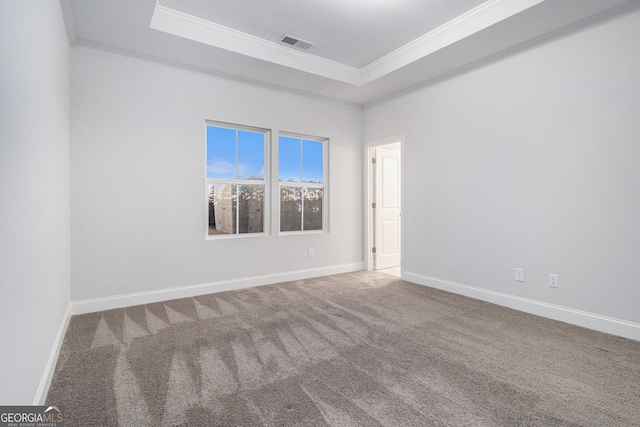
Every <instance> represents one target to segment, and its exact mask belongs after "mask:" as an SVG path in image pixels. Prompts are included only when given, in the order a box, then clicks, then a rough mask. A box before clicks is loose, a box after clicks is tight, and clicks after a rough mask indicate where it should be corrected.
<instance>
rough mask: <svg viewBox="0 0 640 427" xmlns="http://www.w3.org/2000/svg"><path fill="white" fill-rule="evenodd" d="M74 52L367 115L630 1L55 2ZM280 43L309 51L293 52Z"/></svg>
mask: <svg viewBox="0 0 640 427" xmlns="http://www.w3.org/2000/svg"><path fill="white" fill-rule="evenodd" d="M61 3H62V5H63V10H64V12H65V19H66V22H67V29H68V32H69V35H70V40H71V42H72V44H75V45H80V46H88V47H93V48H99V49H104V50H108V51H115V52H118V53H123V54H127V55H131V56H137V57H143V58H146V59H152V60H157V61H162V62H168V63H172V64H178V65H181V66H187V67H190V68H194V69H197V70H199V71H204V72H209V73H214V74H218V75H224V76H226V77H231V78H236V79H242V80H250V81H253V82H256V83H259V84H267V85H275V86H277V87H279V88H283V89H290V90H295V91H302V92H306V93H309V94H313V95H318V96H322V97H328V98H333V99H336V100H340V101H345V102H350V103H355V104H367V103H370V102H374V101H376V100H378V99H381V98H387V97H390V96H393V95H394V94H397V93H401V92H403V91H406V90H409V89H411V88H414V87H416V86H419V85H421V84H425V82H429V81H431V80H433V79H435V78H437V77H440V76H443V75H446V74H447V73H450V72H453V71H455V70H457V69H460V68H461V67H465V66H469V65H472V64H478V63H482V61H485V60H490V59H492V58H496V57H499V56H500V55H504V54H508V53H510V52H513V51H515V50H518V49H522V48H525V47H527V46H530V45H532V44H535V43H540V42H543V41H545V40H547V39H549V38H550V37H554V36H556V37H557V36H559V35H562V34H564V33H566V32H568V31H573V30H576V29H578V28H581V27H583V26H586V25H590V24H593V23H596V22H599V21H601V20H604V19H607V18H610V17H612V16H615V15H618V14H622V13H625V12H627V11H630V10H635V9H637V8H640V0H488V1H487V0H455V1H454V0H322V1H304V0H158V1H157V2H156V0H135V1H131V0H61ZM285 34H288V35H291V36H294V37H297V38H300V39H303V40H306V41H309V42H312V43H314V46H313V47H311V48H310V49H309V50H308V51H302V50H300V49H297V48H293V47H290V46H287V45H284V44H282V43H279V41H280V39H281V37H282V36H283V35H285Z"/></svg>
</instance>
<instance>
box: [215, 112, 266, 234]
mask: <svg viewBox="0 0 640 427" xmlns="http://www.w3.org/2000/svg"><path fill="white" fill-rule="evenodd" d="M207 126H215V127H219V128H225V129H231V130H235V131H238V130H246V131H250V132H259V133H263V134H264V142H265V143H264V177H263V178H264V179H263V180H249V179H237V178H207V169H208V166H209V165H208V164H207V156H206V150H207ZM204 132H205V137H204V144H205V156H204V157H205V158H204V168H205V169H204V171H205V174H204V176H205V186H204V187H205V199H204V200H205V240H224V239H244V238H252V237H253V238H256V237H267V236H269V235H271V231H270V230H271V220H272V218H271V191H270V189H271V174H270V170H271V168H270V165H271V149H270V147H271V142H272V141H271V134H272V133H271V130H270V129H265V128H259V127H254V126H246V125H239V124H235V123H227V122H218V121H214V120H205V127H204ZM236 150H237V146H236ZM211 184H231V185H238V184H240V185H252V184H254V185H264V205H263V211H264V212H263V227H262V232H259V233H238V232H236V233H234V234H209V202H208V200H209V185H211ZM239 214H240V213H239V212H238V210H237V209H236V218H235V219H236V224H237V223H239V221H238V215H239Z"/></svg>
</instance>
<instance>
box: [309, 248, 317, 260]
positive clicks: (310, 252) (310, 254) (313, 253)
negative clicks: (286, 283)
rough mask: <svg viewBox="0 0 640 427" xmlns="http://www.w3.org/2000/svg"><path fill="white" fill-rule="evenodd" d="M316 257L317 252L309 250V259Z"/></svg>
mask: <svg viewBox="0 0 640 427" xmlns="http://www.w3.org/2000/svg"><path fill="white" fill-rule="evenodd" d="M314 256H316V251H315V250H314V249H312V248H309V258H313V257H314Z"/></svg>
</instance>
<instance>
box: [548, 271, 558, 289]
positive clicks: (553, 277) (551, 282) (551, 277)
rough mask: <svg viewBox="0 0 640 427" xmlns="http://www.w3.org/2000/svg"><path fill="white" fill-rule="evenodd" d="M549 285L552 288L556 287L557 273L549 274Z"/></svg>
mask: <svg viewBox="0 0 640 427" xmlns="http://www.w3.org/2000/svg"><path fill="white" fill-rule="evenodd" d="M549 286H551V287H552V288H557V287H558V275H557V274H550V275H549Z"/></svg>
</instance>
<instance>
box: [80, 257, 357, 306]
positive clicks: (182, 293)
mask: <svg viewBox="0 0 640 427" xmlns="http://www.w3.org/2000/svg"><path fill="white" fill-rule="evenodd" d="M362 268H363V264H362V263H361V262H359V263H353V264H342V265H335V266H330V267H320V268H311V269H305V270H294V271H287V272H283V273H273V274H265V275H261V276H251V277H241V278H238V279H230V280H222V281H219V282H212V283H202V284H198V285H188V286H181V287H177V288H168V289H160V290H155V291H148V292H136V293H131V294H125V295H115V296H111V297H104V298H94V299H86V300H79V301H72V302H71V305H72V314H85V313H93V312H96V311H103V310H111V309H114V308H123V307H131V306H134V305H140V304H149V303H154V302H160V301H167V300H171V299H178V298H189V297H195V296H199V295H206V294H212V293H216V292H225V291H233V290H236V289H244V288H250V287H253V286H262V285H271V284H274V283H281V282H289V281H292V280H303V279H310V278H313V277H320V276H328V275H331V274H340V273H349V272H352V271H359V270H362Z"/></svg>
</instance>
